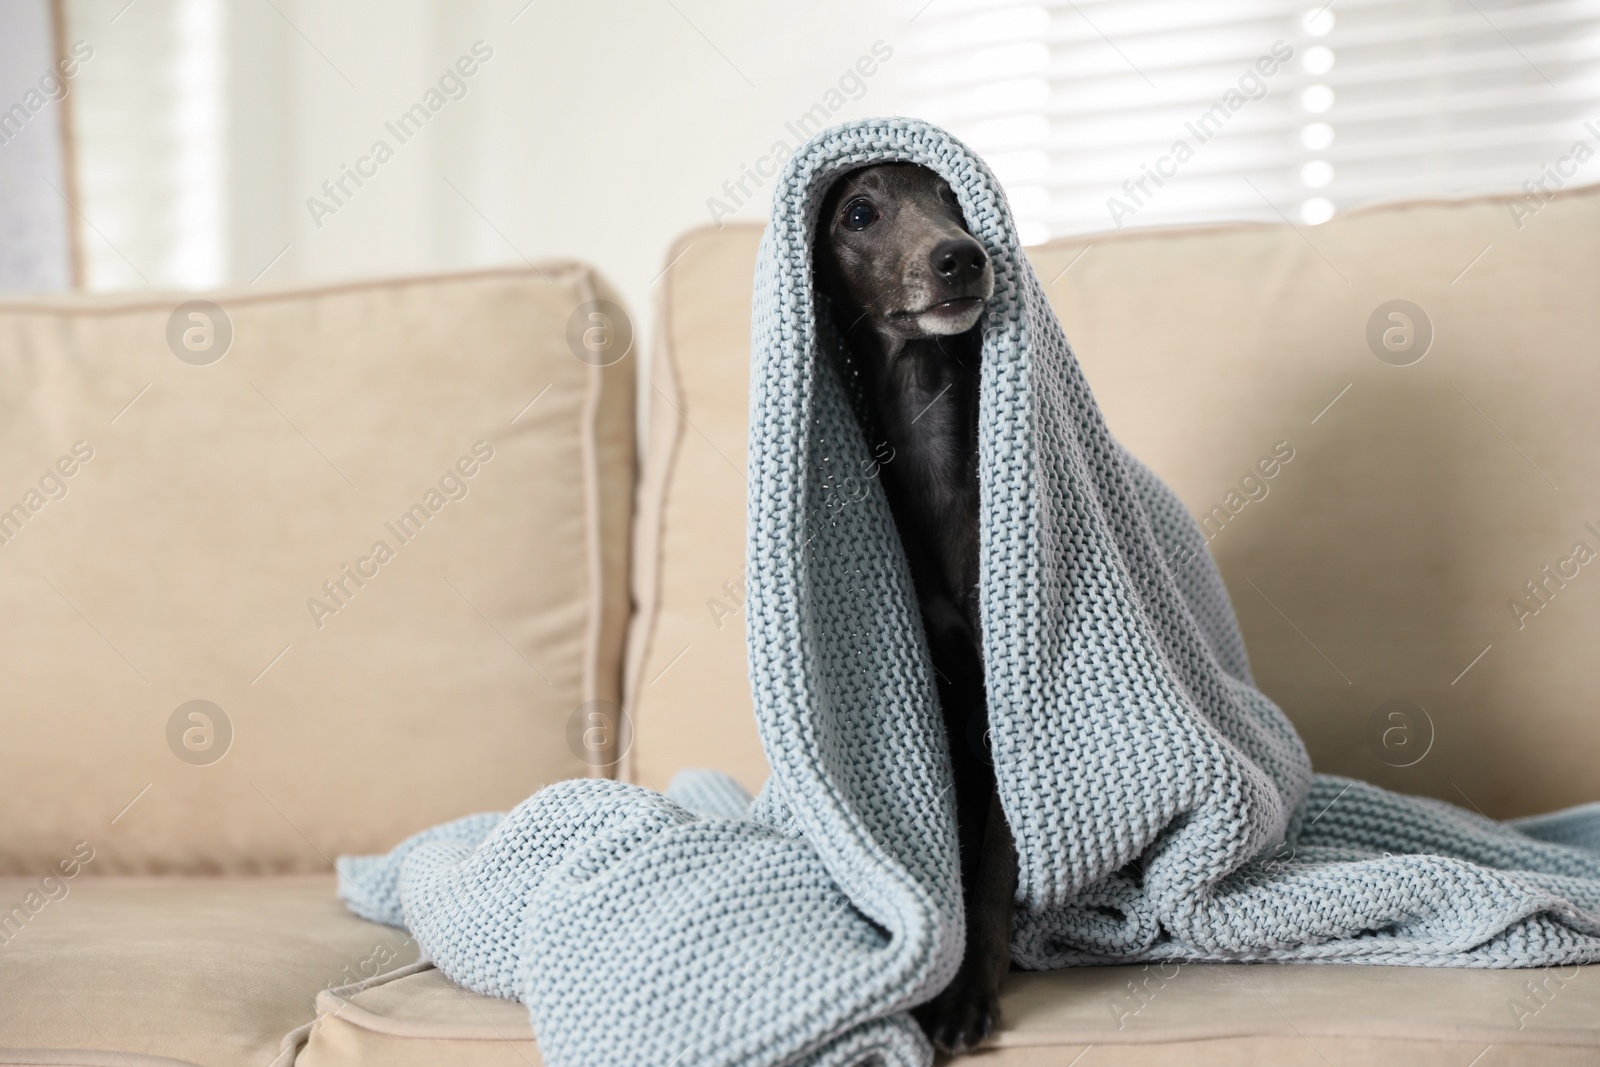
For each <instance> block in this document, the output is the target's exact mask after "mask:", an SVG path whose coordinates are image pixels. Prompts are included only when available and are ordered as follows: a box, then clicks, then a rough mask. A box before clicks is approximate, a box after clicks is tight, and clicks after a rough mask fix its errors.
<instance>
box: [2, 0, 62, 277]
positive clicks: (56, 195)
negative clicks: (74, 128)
mask: <svg viewBox="0 0 1600 1067" xmlns="http://www.w3.org/2000/svg"><path fill="white" fill-rule="evenodd" d="M51 16H52V12H51V6H50V3H49V0H7V2H6V3H3V4H0V292H4V291H16V290H50V289H65V288H68V287H69V286H71V285H72V282H73V262H72V215H71V209H70V208H69V207H68V204H67V198H68V197H69V196H70V195H71V186H70V184H69V182H68V175H67V167H66V164H65V153H64V151H63V142H64V137H63V133H64V130H65V129H66V121H65V120H66V100H67V97H68V95H69V94H70V93H71V89H72V78H71V76H70V74H69V71H70V72H71V73H76V71H77V68H78V65H79V61H78V60H77V59H75V58H71V57H70V55H69V54H68V50H67V49H65V48H60V47H58V42H57V40H56V34H55V33H54V27H53V25H52V17H51Z"/></svg>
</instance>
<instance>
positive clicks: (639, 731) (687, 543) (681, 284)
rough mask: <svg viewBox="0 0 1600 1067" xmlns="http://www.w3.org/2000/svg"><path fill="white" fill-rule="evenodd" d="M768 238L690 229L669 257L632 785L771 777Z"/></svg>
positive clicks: (647, 512)
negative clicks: (765, 524)
mask: <svg viewBox="0 0 1600 1067" xmlns="http://www.w3.org/2000/svg"><path fill="white" fill-rule="evenodd" d="M760 239H761V230H760V229H759V228H758V227H754V226H730V227H728V228H727V229H726V230H721V231H719V230H715V229H705V230H695V231H693V232H691V233H689V234H688V235H686V236H685V237H683V238H682V239H681V240H679V241H678V242H677V243H676V244H675V245H674V246H673V247H672V248H671V249H670V250H669V252H668V254H667V255H668V262H669V263H672V264H673V266H672V268H671V269H670V270H668V271H667V273H666V276H665V277H664V278H663V279H662V288H661V293H662V297H661V308H660V317H659V338H658V342H657V344H656V347H655V349H654V351H653V352H652V353H651V378H652V382H651V387H650V396H649V399H650V441H649V447H648V448H647V449H646V452H645V458H644V470H643V473H642V476H641V484H640V489H639V500H638V519H637V522H636V533H635V540H634V567H635V568H636V573H637V580H636V583H635V590H636V591H635V599H636V601H637V603H638V610H637V611H636V613H635V615H634V619H633V623H632V629H631V631H630V634H629V643H628V669H627V687H628V688H627V691H628V697H627V700H626V701H625V704H626V706H627V708H628V710H629V714H630V716H631V717H632V722H633V736H634V744H633V748H632V750H631V751H630V752H629V753H628V757H627V759H625V760H624V761H623V764H622V768H623V774H624V777H626V778H628V780H630V781H635V782H640V783H642V784H644V785H648V786H651V787H652V788H656V789H664V788H666V785H667V782H668V781H670V780H671V778H672V775H673V774H674V773H676V772H677V771H678V770H679V769H681V768H683V767H686V766H695V767H716V768H718V769H721V770H726V771H727V772H728V773H730V774H732V775H734V776H735V777H737V778H738V779H739V780H740V781H741V782H742V783H743V784H744V786H745V788H746V789H750V790H752V791H754V790H755V789H757V788H759V787H760V785H761V783H762V782H763V781H765V780H766V777H767V763H766V758H765V757H764V756H762V754H761V744H760V742H759V741H758V740H757V738H756V734H755V724H754V720H753V719H752V718H751V705H750V682H749V678H748V675H747V668H746V660H745V645H744V509H745V500H744V498H745V480H744V479H745V474H744V471H745V444H746V437H747V435H748V429H749V415H748V412H747V410H746V408H747V406H748V402H749V395H750V284H751V280H752V278H753V276H754V274H755V262H756V245H757V244H758V243H759V242H760Z"/></svg>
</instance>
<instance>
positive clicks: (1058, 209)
mask: <svg viewBox="0 0 1600 1067" xmlns="http://www.w3.org/2000/svg"><path fill="white" fill-rule="evenodd" d="M918 2H920V0H918ZM915 25H916V26H917V28H918V30H917V35H916V38H915V40H914V41H913V42H912V43H911V45H910V46H909V48H908V53H909V59H908V67H909V68H910V69H911V70H912V73H913V77H914V79H915V85H914V86H913V89H912V97H911V104H912V107H913V109H914V110H916V111H917V112H918V113H921V114H924V115H926V116H927V117H928V118H931V119H933V120H935V121H938V122H941V123H943V124H945V125H947V126H948V127H949V128H950V129H951V130H952V131H953V132H955V133H956V134H957V135H958V136H961V137H963V138H966V139H968V140H969V141H970V142H971V143H972V144H973V145H974V147H976V148H978V149H979V150H980V151H982V152H984V153H985V154H986V155H987V156H988V158H989V159H990V160H991V161H992V162H993V164H994V165H995V168H996V170H997V172H998V173H999V176H1000V177H1001V179H1002V181H1004V182H1005V184H1006V186H1007V188H1008V191H1009V192H1010V194H1011V196H1012V199H1013V202H1014V204H1015V205H1016V208H1017V212H1018V216H1019V219H1020V221H1021V222H1022V224H1023V230H1024V239H1025V240H1028V241H1040V240H1046V239H1048V238H1049V237H1051V236H1058V235H1061V234H1067V233H1077V232H1085V231H1095V230H1106V229H1113V228H1121V227H1124V226H1136V225H1138V226H1142V225H1151V224H1162V223H1176V222H1194V221H1206V220H1214V219H1261V220H1278V219H1287V220H1289V221H1292V222H1293V223H1295V224H1296V225H1308V224H1309V225H1314V224H1317V223H1320V222H1323V221H1326V220H1327V219H1328V218H1329V217H1330V216H1331V215H1332V214H1333V213H1334V212H1335V211H1341V210H1345V209H1347V208H1350V207H1354V206H1357V205H1359V204H1363V203H1368V202H1372V201H1378V200H1390V199H1396V198H1405V197H1415V196H1437V195H1444V196H1448V195H1458V194H1463V193H1470V192H1479V191H1518V190H1521V191H1523V192H1524V193H1525V195H1528V196H1530V197H1539V196H1542V195H1548V191H1550V190H1553V189H1554V188H1556V187H1557V186H1558V185H1564V184H1575V183H1577V184H1581V183H1586V182H1594V181H1597V180H1600V163H1593V162H1591V159H1592V157H1593V156H1594V155H1595V154H1596V153H1597V151H1600V3H1596V2H1595V0H1334V2H1331V3H1321V2H1306V0H1207V2H1205V3H1195V2H1193V0H933V2H932V3H930V4H928V5H927V6H926V7H925V8H923V9H922V11H921V13H920V14H918V15H917V17H916V22H915Z"/></svg>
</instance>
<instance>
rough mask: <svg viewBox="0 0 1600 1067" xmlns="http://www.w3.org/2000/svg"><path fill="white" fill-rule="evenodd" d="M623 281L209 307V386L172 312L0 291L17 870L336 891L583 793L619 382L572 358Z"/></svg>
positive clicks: (614, 539) (611, 613) (600, 679)
mask: <svg viewBox="0 0 1600 1067" xmlns="http://www.w3.org/2000/svg"><path fill="white" fill-rule="evenodd" d="M606 292H607V290H606V289H605V288H604V286H603V285H602V283H601V282H600V281H599V280H598V279H597V278H596V277H595V275H594V274H593V273H592V272H590V271H589V270H587V269H586V268H583V267H580V266H576V265H572V264H547V265H545V266H544V267H542V268H536V269H528V270H514V271H491V272H483V273H478V274H465V275H448V276H442V277H434V278H416V279H399V280H394V281H384V282H376V283H371V284H362V285H347V286H334V287H327V288H322V289H312V290H306V291H293V292H279V293H256V292H253V291H241V292H238V293H234V294H223V295H218V296H216V297H215V300H216V302H217V303H218V304H220V305H221V306H222V307H223V309H224V310H225V314H226V316H227V318H228V319H229V320H230V321H231V327H232V335H233V336H232V343H231V347H230V348H229V349H228V351H227V352H226V354H225V355H224V356H223V357H222V358H221V359H220V360H219V361H216V362H213V363H210V364H209V365H194V364H192V363H191V362H187V361H185V360H182V359H179V358H178V356H177V355H175V354H174V352H175V350H173V349H169V344H168V329H169V318H170V317H171V315H172V313H173V311H174V308H175V307H176V306H177V304H178V303H179V299H180V298H176V297H173V298H161V297H148V296H140V297H137V298H106V297H98V298H88V297H77V298H64V299H60V300H55V301H49V302H41V301H27V302H16V301H12V302H0V512H5V514H4V515H0V677H4V678H5V679H6V699H5V702H4V706H3V708H0V716H3V718H4V721H3V727H4V733H5V736H6V743H5V744H4V745H0V826H4V827H5V835H4V838H3V840H0V872H7V873H16V874H28V875H32V876H36V877H37V876H42V875H43V874H44V873H45V872H47V871H50V870H52V869H53V868H54V867H55V866H56V865H57V864H58V863H60V862H62V861H64V860H70V859H71V858H72V856H73V854H74V850H75V848H79V847H85V848H89V849H91V850H92V851H93V853H94V858H93V860H92V862H90V863H88V864H87V865H85V867H84V869H85V870H86V871H87V872H88V873H89V874H105V873H112V872H163V871H188V872H214V871H221V872H262V871H283V870H310V869H327V866H328V858H329V857H332V856H334V855H336V854H338V853H340V852H370V851H380V850H385V849H388V848H389V847H391V846H392V845H393V844H394V843H395V842H396V841H397V840H399V839H400V838H402V837H403V836H405V835H407V834H409V833H411V832H413V831H415V830H418V829H421V828H422V827H425V826H428V825H432V824H434V823H437V822H439V821H441V820H444V819H448V818H453V817H456V816H459V815H463V814H466V813H469V812H473V811H479V810H483V809H492V808H505V807H508V806H510V805H513V804H515V803H517V802H518V801H520V800H521V799H523V798H524V797H526V796H527V795H528V794H529V793H531V792H533V791H534V789H536V788H537V787H538V786H540V785H542V784H544V783H547V782H551V781H555V780H558V779H561V778H567V777H572V776H575V775H582V774H585V773H589V772H591V771H592V770H593V769H594V768H592V767H591V766H590V763H589V762H586V761H585V760H584V759H580V755H581V754H582V753H583V751H584V750H583V749H582V748H581V747H577V746H575V745H574V744H569V740H568V735H569V729H568V728H569V721H570V720H572V719H573V716H574V713H575V712H576V711H577V709H579V708H580V706H582V705H584V704H585V703H586V702H588V701H593V700H610V701H614V700H616V699H617V696H618V690H619V687H620V675H621V663H620V658H621V644H622V639H623V630H624V627H625V625H626V617H627V612H628V593H627V588H626V581H627V569H628V568H627V539H628V523H629V521H630V519H629V514H630V512H631V494H632V492H633V481H634V477H633V475H634V471H633V455H634V441H633V414H632V413H633V395H634V380H633V379H634V366H635V360H634V359H633V358H624V359H622V360H621V361H620V362H616V363H614V364H612V365H610V366H607V367H605V368H603V369H602V368H600V367H598V366H594V365H592V364H591V362H585V361H582V360H580V359H578V358H577V357H576V356H575V355H574V349H573V347H572V345H571V344H569V340H568V337H569V322H570V321H571V320H572V319H573V316H574V313H575V311H577V310H578V309H579V308H580V305H582V304H584V303H585V302H587V301H589V300H591V299H594V298H596V297H597V296H600V297H604V296H605V295H606ZM180 326H181V324H180ZM197 340H200V341H203V338H197ZM179 347H180V348H181V347H182V346H181V345H180V346H179ZM491 454H492V458H489V457H490V456H491ZM52 497H54V499H52ZM14 504H15V505H17V506H18V507H19V508H21V509H22V510H21V512H20V513H15V514H14V513H12V512H10V511H6V509H10V508H12V505H14ZM35 504H37V505H38V506H37V507H35V506H34V505H35ZM7 516H10V517H11V518H10V524H9V525H7V524H6V518H7ZM403 516H405V517H406V518H404V519H403V518H402V517H403ZM402 523H404V524H405V525H404V526H403V528H402ZM419 528H420V532H419ZM380 541H381V542H383V543H384V544H385V545H386V546H387V552H388V555H387V556H385V555H383V554H382V553H379V552H377V551H375V545H376V543H377V542H380ZM347 567H348V568H351V569H352V571H354V572H360V573H362V574H365V576H366V577H365V578H364V579H358V578H356V577H352V576H351V574H352V571H347V570H346V569H345V568H347ZM358 581H359V582H360V584H359V585H358V584H357V582H358ZM324 583H329V587H331V586H338V587H340V590H342V592H341V591H340V590H335V592H334V593H333V594H330V593H329V592H328V588H329V587H325V586H324ZM314 600H315V601H316V602H320V603H321V604H322V605H323V607H322V608H317V607H316V604H315V603H314V602H313V601H314ZM193 700H205V701H210V702H212V703H213V704H215V705H216V706H218V707H220V708H221V709H222V712H223V715H225V716H226V719H227V721H228V722H229V723H231V729H232V733H233V739H232V743H231V748H230V749H229V750H228V751H227V752H226V755H225V756H224V757H223V758H222V759H221V760H220V761H218V762H214V763H210V764H209V765H197V764H196V763H194V762H185V760H183V759H181V758H180V757H179V755H178V754H177V753H179V752H187V751H188V749H187V748H186V747H185V741H184V738H185V734H186V733H187V735H188V742H189V744H192V745H197V746H204V745H205V743H206V741H207V737H206V730H207V729H208V724H207V721H206V720H205V719H191V718H190V717H189V716H190V711H184V712H182V713H180V714H179V719H178V722H177V723H176V727H175V728H174V726H173V723H172V719H173V717H174V715H175V713H178V709H179V708H180V707H181V706H182V705H185V704H186V703H188V702H189V701H193ZM191 710H193V709H191ZM202 710H203V709H202ZM203 713H205V714H208V716H209V718H210V719H211V720H218V719H219V717H218V716H217V715H215V713H209V712H204V711H203ZM216 725H217V724H216V723H215V722H214V723H213V724H212V726H211V727H210V728H211V729H213V730H215V729H216ZM578 736H579V737H580V738H581V731H580V732H578ZM220 737H221V733H220V731H217V732H213V733H212V734H211V738H212V741H211V743H212V745H213V746H215V747H213V748H212V749H211V750H210V751H211V752H212V753H215V752H217V751H220V750H221V744H220V741H219V740H218V739H219V738H220ZM205 755H207V753H206V752H205V751H201V752H200V753H198V754H197V757H195V758H198V757H204V756H205ZM598 762H603V760H600V761H598ZM80 843H83V844H82V845H80Z"/></svg>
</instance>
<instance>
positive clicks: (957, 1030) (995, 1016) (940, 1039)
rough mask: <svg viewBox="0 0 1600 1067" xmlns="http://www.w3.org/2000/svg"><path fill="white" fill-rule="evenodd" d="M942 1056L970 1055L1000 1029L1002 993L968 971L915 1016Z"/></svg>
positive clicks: (956, 978)
mask: <svg viewBox="0 0 1600 1067" xmlns="http://www.w3.org/2000/svg"><path fill="white" fill-rule="evenodd" d="M912 1014H913V1015H914V1016H915V1018H916V1020H917V1022H918V1023H920V1024H921V1026H922V1031H923V1033H925V1034H927V1035H928V1040H930V1041H932V1042H933V1044H934V1047H936V1048H937V1049H939V1051H941V1052H951V1053H961V1052H970V1051H971V1050H972V1049H973V1048H975V1047H976V1046H977V1045H978V1044H979V1042H981V1041H983V1039H984V1038H986V1037H988V1036H989V1035H990V1034H992V1033H994V1031H995V1028H996V1027H998V1026H999V1025H1000V991H999V989H997V988H995V987H993V986H990V985H987V984H985V983H983V982H981V981H978V980H976V979H974V978H972V977H970V976H969V975H968V974H967V973H966V972H965V971H962V972H961V973H959V974H957V975H956V977H955V980H954V981H952V982H951V983H950V984H949V985H947V986H945V988H944V991H943V992H942V993H940V994H939V995H938V996H937V997H934V998H933V999H932V1000H930V1001H928V1002H927V1003H926V1004H923V1005H920V1006H919V1007H917V1008H915V1009H914V1010H913V1012H912Z"/></svg>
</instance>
